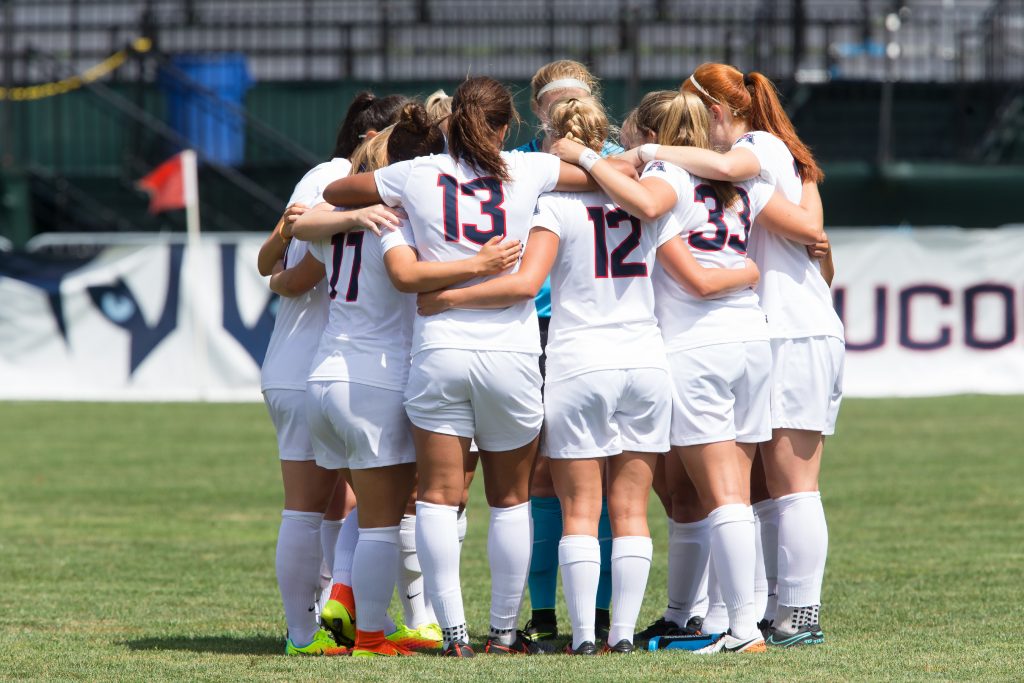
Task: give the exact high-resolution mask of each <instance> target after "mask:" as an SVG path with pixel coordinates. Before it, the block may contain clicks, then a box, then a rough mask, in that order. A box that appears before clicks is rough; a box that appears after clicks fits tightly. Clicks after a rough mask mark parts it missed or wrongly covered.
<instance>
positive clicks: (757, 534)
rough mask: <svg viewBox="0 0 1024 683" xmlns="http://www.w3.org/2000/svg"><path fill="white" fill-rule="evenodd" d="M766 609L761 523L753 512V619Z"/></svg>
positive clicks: (766, 587)
mask: <svg viewBox="0 0 1024 683" xmlns="http://www.w3.org/2000/svg"><path fill="white" fill-rule="evenodd" d="M766 609H768V575H767V574H766V573H765V568H764V550H763V549H762V547H761V521H760V518H759V517H758V516H757V510H756V509H755V510H754V618H755V619H757V620H758V621H760V620H761V618H762V617H763V616H764V612H765V610H766Z"/></svg>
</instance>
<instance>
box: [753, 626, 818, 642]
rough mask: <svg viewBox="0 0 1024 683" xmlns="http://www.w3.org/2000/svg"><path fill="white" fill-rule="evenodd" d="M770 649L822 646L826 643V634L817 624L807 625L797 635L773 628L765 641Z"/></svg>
mask: <svg viewBox="0 0 1024 683" xmlns="http://www.w3.org/2000/svg"><path fill="white" fill-rule="evenodd" d="M764 642H765V643H767V644H768V646H769V647H797V646H800V645H821V644H822V643H824V642H825V634H824V633H822V631H821V626H818V625H817V624H805V625H803V626H801V627H800V629H799V630H798V631H797V632H796V633H783V632H782V631H780V630H779V629H777V628H773V629H772V631H771V633H770V634H769V635H768V637H767V638H765V640H764Z"/></svg>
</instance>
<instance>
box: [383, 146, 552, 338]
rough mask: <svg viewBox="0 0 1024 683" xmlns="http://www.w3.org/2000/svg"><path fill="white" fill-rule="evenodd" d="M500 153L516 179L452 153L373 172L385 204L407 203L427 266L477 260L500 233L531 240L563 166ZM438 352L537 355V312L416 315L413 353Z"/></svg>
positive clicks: (541, 157)
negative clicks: (542, 200) (542, 201)
mask: <svg viewBox="0 0 1024 683" xmlns="http://www.w3.org/2000/svg"><path fill="white" fill-rule="evenodd" d="M501 155H502V157H504V159H505V163H506V164H507V165H508V169H509V175H510V176H511V180H510V181H508V182H499V181H498V180H497V179H496V178H493V177H490V176H486V175H481V173H480V171H479V170H477V169H475V168H472V167H470V166H467V165H466V164H464V163H456V162H455V160H454V159H453V158H452V157H450V156H449V155H447V154H435V155H431V156H427V157H418V158H416V159H411V160H409V161H403V162H400V163H397V164H392V165H391V166H388V167H386V168H382V169H380V170H378V171H376V172H374V177H375V179H376V181H377V191H378V193H379V194H380V197H381V199H382V200H383V201H384V203H385V204H388V205H389V206H399V205H401V206H402V207H404V208H405V210H406V211H407V212H408V214H409V221H410V224H411V226H412V234H413V238H414V242H415V244H414V245H413V246H415V248H416V250H417V251H418V252H419V257H420V259H421V260H424V261H455V260H459V259H464V258H469V257H472V256H473V255H474V254H476V253H477V252H479V251H480V247H481V246H482V245H483V244H485V243H486V242H487V240H489V239H490V238H491V237H494V236H495V235H505V239H507V240H522V241H523V242H526V238H527V235H528V234H529V230H530V227H531V221H530V218H531V217H532V216H533V209H534V207H535V206H536V204H537V198H538V197H539V196H540V195H541V194H543V193H544V192H550V191H551V190H553V189H555V185H556V184H557V183H558V174H559V164H560V162H559V161H558V158H557V157H554V156H552V155H550V154H543V153H538V152H502V153H501ZM491 277H497V276H491ZM488 279H490V277H486V278H476V279H473V280H469V281H467V282H466V283H464V284H463V285H460V286H463V287H468V286H470V285H474V284H477V283H480V282H484V281H485V280H488ZM435 348H448V349H468V350H473V351H518V352H524V353H535V354H539V353H540V333H539V329H538V327H537V311H536V308H535V307H534V304H533V302H532V301H523V302H522V303H519V304H515V305H513V306H509V307H508V308H503V309H492V310H480V309H476V310H470V309H451V310H448V311H445V312H444V313H441V314H439V315H434V316H429V317H423V316H416V320H415V324H414V329H413V349H412V352H413V353H414V354H415V353H418V352H420V351H423V350H425V349H435Z"/></svg>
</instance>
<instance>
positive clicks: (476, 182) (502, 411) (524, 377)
mask: <svg viewBox="0 0 1024 683" xmlns="http://www.w3.org/2000/svg"><path fill="white" fill-rule="evenodd" d="M516 118H517V116H516V112H515V108H514V106H513V104H512V95H511V93H509V91H508V90H507V89H506V88H505V87H504V86H502V85H501V84H500V83H498V82H497V81H495V80H494V79H491V78H486V77H476V78H469V79H467V80H466V81H464V82H463V83H462V84H461V85H460V86H459V88H458V89H457V90H456V92H455V95H454V96H453V99H452V115H451V118H450V119H449V131H448V133H449V135H448V153H447V154H435V155H432V156H429V157H421V158H418V159H414V160H412V161H407V162H402V163H399V164H393V165H391V166H389V167H388V168H385V169H380V170H378V171H376V172H375V173H374V174H373V175H372V176H370V175H357V176H351V177H348V178H343V179H341V180H338V181H335V182H334V183H332V185H331V186H329V187H328V188H327V191H326V194H325V197H326V199H327V200H328V201H329V202H331V203H332V204H335V205H359V204H365V203H370V202H375V201H381V200H383V201H384V202H385V203H387V204H388V205H399V204H400V205H401V206H402V207H403V208H404V209H405V210H406V211H407V212H408V214H409V220H410V225H411V228H412V235H413V238H414V242H415V248H412V247H411V246H410V248H401V249H400V248H396V249H393V250H392V251H393V252H396V256H395V262H394V264H393V267H390V268H389V269H390V270H391V273H392V275H393V278H394V277H395V276H397V277H399V278H400V277H402V273H403V270H405V269H408V268H409V267H410V266H411V265H412V264H414V263H415V262H416V260H417V258H419V259H422V260H424V261H437V262H450V261H452V260H456V259H459V258H464V257H466V256H470V255H472V254H474V253H476V252H477V251H479V249H480V247H481V246H483V245H485V244H487V242H488V241H489V240H491V239H492V238H494V237H504V238H505V239H524V238H525V237H526V234H527V231H528V230H529V227H530V225H529V223H530V216H531V215H532V212H533V209H534V206H535V205H536V202H537V197H539V196H540V195H541V194H542V193H544V192H548V191H550V190H553V189H563V190H581V189H585V188H587V187H589V186H590V183H591V180H590V178H589V177H588V176H587V175H586V174H585V173H583V172H582V171H581V170H580V169H578V168H575V167H573V166H570V165H568V164H562V163H560V162H559V161H558V159H556V158H554V157H552V156H551V155H547V154H538V153H523V152H502V151H501V146H502V143H503V142H504V139H505V136H506V135H507V133H508V126H509V124H510V123H511V122H513V121H514V120H516ZM400 258H404V259H405V261H406V263H405V264H403V263H401V262H399V261H398V259H400ZM409 286H410V287H411V286H418V285H415V283H412V284H410V285H409ZM432 289H436V287H425V288H422V289H421V290H420V291H431V290H432ZM538 336H539V335H538V331H537V316H536V311H535V309H534V307H533V305H532V304H529V303H524V304H522V305H516V306H511V307H509V308H506V309H502V310H496V311H492V310H451V311H447V312H445V313H444V314H441V315H437V316H433V317H431V318H420V317H417V319H416V324H415V328H414V334H413V350H412V353H413V358H412V368H411V370H410V373H409V385H408V388H407V390H406V401H405V407H406V412H407V413H408V415H409V418H410V419H411V421H412V423H413V439H414V442H415V444H416V462H417V465H418V467H419V485H418V502H417V503H416V506H417V508H416V510H417V513H416V517H417V521H416V541H417V550H418V552H419V556H420V563H421V565H422V566H423V576H424V580H425V583H426V587H427V592H428V595H429V597H430V599H431V602H432V604H433V606H434V611H435V613H436V614H437V617H438V622H439V623H440V625H441V628H442V632H443V633H444V640H445V651H444V653H445V655H447V656H453V657H469V656H473V651H472V649H471V648H470V647H469V645H468V639H469V634H468V631H467V627H466V619H465V613H464V610H463V604H462V591H461V588H460V585H459V552H458V537H457V532H456V525H457V521H456V518H457V514H458V508H459V504H460V503H461V501H462V495H463V490H464V464H463V463H464V460H465V456H466V454H467V453H468V450H469V444H470V440H471V439H472V438H475V440H476V443H477V445H478V446H479V448H480V459H481V462H482V463H483V471H484V488H485V491H486V495H487V501H488V503H489V504H490V506H491V519H490V530H489V534H488V550H489V552H488V555H489V560H490V566H491V625H490V626H491V628H490V633H489V635H488V638H487V642H486V645H485V651H487V652H492V653H520V654H534V653H537V652H539V651H540V648H539V647H538V646H537V645H536V644H535V643H533V642H532V641H530V640H529V639H528V638H526V637H525V636H524V634H523V633H522V632H521V631H520V632H517V631H516V622H517V619H518V612H519V606H520V602H521V600H522V596H523V589H524V588H525V584H526V574H527V571H528V568H529V561H530V546H531V535H530V521H529V520H530V516H529V501H528V496H527V491H528V487H529V475H530V471H531V469H532V466H533V461H534V457H535V455H536V450H537V437H538V435H539V433H540V426H541V421H542V417H543V416H542V406H541V396H540V371H539V369H538V366H537V356H538V355H539V351H540V349H539V343H538Z"/></svg>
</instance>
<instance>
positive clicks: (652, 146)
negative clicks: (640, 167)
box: [640, 142, 661, 164]
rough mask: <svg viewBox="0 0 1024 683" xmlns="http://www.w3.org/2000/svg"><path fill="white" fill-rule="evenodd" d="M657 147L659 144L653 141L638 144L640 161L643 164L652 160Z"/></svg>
mask: <svg viewBox="0 0 1024 683" xmlns="http://www.w3.org/2000/svg"><path fill="white" fill-rule="evenodd" d="M659 147H661V145H659V144H656V143H653V142H648V143H647V144H644V145H640V161H642V162H644V163H645V164H646V163H649V162H651V161H654V158H655V157H656V156H658V148H659Z"/></svg>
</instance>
